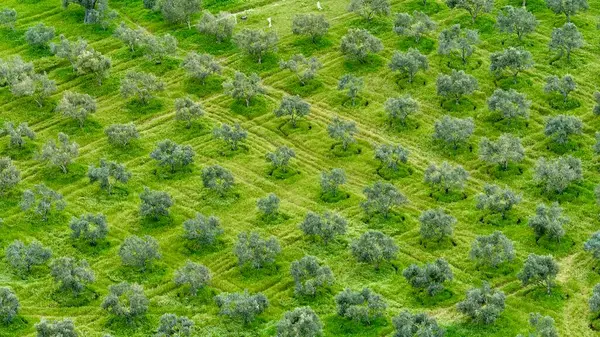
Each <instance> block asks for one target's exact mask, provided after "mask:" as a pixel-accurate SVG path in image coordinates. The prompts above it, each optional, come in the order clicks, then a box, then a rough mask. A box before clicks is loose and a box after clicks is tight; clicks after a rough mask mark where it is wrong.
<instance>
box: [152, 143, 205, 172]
mask: <svg viewBox="0 0 600 337" xmlns="http://www.w3.org/2000/svg"><path fill="white" fill-rule="evenodd" d="M195 155H196V152H194V149H193V148H192V146H191V145H180V144H177V143H175V142H174V141H172V140H170V139H165V140H162V141H160V142H158V143H157V144H156V148H155V149H154V150H153V151H152V152H151V153H150V158H152V159H154V160H156V162H157V164H158V166H164V167H168V168H169V169H170V171H171V173H174V172H175V171H177V170H180V169H184V168H186V167H187V166H189V165H191V164H193V163H194V156H195Z"/></svg>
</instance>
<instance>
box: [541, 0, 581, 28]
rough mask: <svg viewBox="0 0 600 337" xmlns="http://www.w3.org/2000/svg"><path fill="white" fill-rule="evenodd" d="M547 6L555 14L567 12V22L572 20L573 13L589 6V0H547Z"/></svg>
mask: <svg viewBox="0 0 600 337" xmlns="http://www.w3.org/2000/svg"><path fill="white" fill-rule="evenodd" d="M546 6H548V8H550V10H551V11H553V12H554V13H555V14H565V16H566V17H567V23H570V22H571V15H575V14H577V12H579V11H585V10H587V9H588V8H589V5H588V2H587V0H573V1H568V0H546Z"/></svg>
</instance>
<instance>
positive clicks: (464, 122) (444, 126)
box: [433, 115, 475, 150]
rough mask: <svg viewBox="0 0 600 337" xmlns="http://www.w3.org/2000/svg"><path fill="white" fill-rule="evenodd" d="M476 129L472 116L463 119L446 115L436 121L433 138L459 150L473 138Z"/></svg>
mask: <svg viewBox="0 0 600 337" xmlns="http://www.w3.org/2000/svg"><path fill="white" fill-rule="evenodd" d="M474 129H475V124H474V123H473V118H471V117H468V118H463V119H461V118H456V117H451V116H448V115H445V116H444V117H443V118H442V119H441V120H437V121H435V124H434V131H433V139H435V140H439V141H441V142H443V143H444V144H445V145H446V146H452V148H453V149H454V150H457V149H458V147H459V146H460V145H461V144H464V143H466V142H467V141H468V140H469V138H471V135H472V134H473V131H474Z"/></svg>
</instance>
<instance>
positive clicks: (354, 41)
mask: <svg viewBox="0 0 600 337" xmlns="http://www.w3.org/2000/svg"><path fill="white" fill-rule="evenodd" d="M340 48H341V50H342V53H343V54H345V55H347V56H348V57H352V58H355V59H357V60H358V61H359V62H360V63H366V62H367V58H368V57H369V55H371V54H377V53H379V52H380V51H382V50H383V43H382V42H381V40H380V39H378V38H377V37H375V36H373V35H371V33H369V31H368V30H366V29H362V28H351V29H349V30H348V33H347V34H346V35H344V36H343V37H342V43H341V45H340Z"/></svg>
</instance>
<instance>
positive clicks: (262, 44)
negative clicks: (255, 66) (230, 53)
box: [233, 28, 279, 63]
mask: <svg viewBox="0 0 600 337" xmlns="http://www.w3.org/2000/svg"><path fill="white" fill-rule="evenodd" d="M233 41H234V42H235V44H236V45H237V46H238V47H239V48H240V49H242V50H243V51H244V52H246V54H248V55H250V56H251V57H253V58H255V59H256V60H257V62H258V63H262V59H263V57H264V55H265V54H267V53H269V52H276V51H277V42H279V38H278V37H277V33H275V31H268V32H265V31H264V30H261V29H249V28H244V29H243V30H242V31H241V32H239V33H237V34H235V36H234V37H233Z"/></svg>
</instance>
